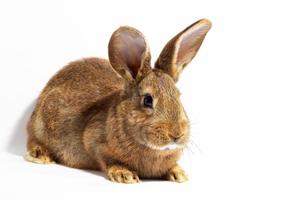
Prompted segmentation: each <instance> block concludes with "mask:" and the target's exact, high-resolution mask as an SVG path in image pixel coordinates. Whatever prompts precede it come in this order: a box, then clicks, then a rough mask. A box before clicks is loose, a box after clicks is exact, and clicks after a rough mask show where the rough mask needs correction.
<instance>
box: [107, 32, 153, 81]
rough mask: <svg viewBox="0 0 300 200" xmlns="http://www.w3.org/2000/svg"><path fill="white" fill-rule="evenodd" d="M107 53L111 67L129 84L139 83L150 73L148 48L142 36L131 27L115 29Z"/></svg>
mask: <svg viewBox="0 0 300 200" xmlns="http://www.w3.org/2000/svg"><path fill="white" fill-rule="evenodd" d="M108 51H109V52H108V53H109V61H110V63H111V65H112V67H113V68H114V69H115V70H116V71H117V72H118V73H119V74H120V75H121V76H122V77H123V78H125V79H126V80H127V81H129V82H132V81H140V80H141V79H142V78H143V77H145V76H146V75H147V74H148V73H149V72H150V71H151V66H150V60H151V56H150V52H149V47H148V45H147V43H146V41H145V38H144V36H143V34H142V33H141V32H139V31H138V30H136V29H134V28H132V27H128V26H123V27H120V28H119V29H117V30H116V31H115V32H114V33H113V34H112V36H111V39H110V41H109V45H108Z"/></svg>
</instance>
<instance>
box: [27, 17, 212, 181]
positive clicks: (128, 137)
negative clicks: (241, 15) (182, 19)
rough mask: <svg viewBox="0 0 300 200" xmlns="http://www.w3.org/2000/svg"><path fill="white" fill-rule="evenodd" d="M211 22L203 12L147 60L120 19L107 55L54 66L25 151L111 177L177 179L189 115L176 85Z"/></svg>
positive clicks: (142, 44) (137, 36)
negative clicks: (153, 60) (56, 69)
mask: <svg viewBox="0 0 300 200" xmlns="http://www.w3.org/2000/svg"><path fill="white" fill-rule="evenodd" d="M210 27H211V23H210V22H209V21H208V20H206V19H202V20H199V21H197V22H195V23H194V24H192V25H190V26H189V27H187V28H186V29H185V30H183V31H182V32H180V33H179V34H178V35H176V36H175V37H174V38H173V39H172V40H170V41H169V42H168V43H167V45H166V46H165V48H164V49H163V51H162V53H161V54H160V56H159V58H158V60H157V62H156V63H155V67H154V69H153V68H151V62H150V52H149V47H148V45H147V43H146V41H145V38H144V36H143V35H142V33H140V32H139V31H138V30H136V29H134V28H131V27H127V26H125V27H120V28H119V29H118V30H116V31H115V32H114V33H113V35H112V37H111V39H110V42H109V61H107V60H104V59H99V58H87V59H82V60H79V61H76V62H72V63H70V64H69V65H67V66H66V67H64V68H63V69H62V70H60V71H59V72H58V73H57V74H56V75H55V76H54V77H53V78H52V79H51V80H50V81H49V82H48V84H47V86H46V87H45V88H44V90H43V91H42V93H41V95H40V97H39V99H38V102H37V105H36V107H35V110H34V112H33V114H32V116H31V119H30V121H29V123H28V142H27V149H28V151H27V155H26V159H27V160H28V161H31V162H36V163H44V164H45V163H52V162H57V163H61V164H63V165H66V166H70V167H74V168H80V169H93V170H102V171H103V172H105V173H106V175H107V176H108V178H109V179H110V180H111V181H114V182H120V183H136V182H139V177H144V178H165V179H168V180H171V181H176V182H184V181H187V176H186V175H185V173H184V171H183V170H182V169H181V168H180V166H178V165H177V163H176V162H177V160H178V159H179V157H180V155H181V153H182V151H183V148H184V147H185V145H186V143H187V141H188V138H189V122H188V118H187V116H186V113H185V111H184V109H183V107H182V104H181V102H180V99H179V96H180V93H179V91H178V89H177V88H176V86H175V83H176V81H177V80H178V76H179V74H180V73H181V71H182V70H183V68H184V67H185V66H186V65H187V64H188V63H189V62H190V61H191V60H192V58H193V57H194V56H195V55H196V53H197V51H198V49H199V47H200V46H201V43H202V41H203V39H204V37H205V35H206V33H207V32H208V30H209V29H210Z"/></svg>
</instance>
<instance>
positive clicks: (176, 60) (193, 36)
mask: <svg viewBox="0 0 300 200" xmlns="http://www.w3.org/2000/svg"><path fill="white" fill-rule="evenodd" d="M210 27H211V23H210V21H209V20H207V19H202V20H199V21H197V22H195V23H194V24H192V25H190V26H189V27H187V28H186V29H184V30H183V31H182V32H180V33H179V34H178V35H176V36H175V37H174V38H173V39H171V40H170V41H169V42H168V43H167V45H166V46H165V47H164V49H163V50H162V52H161V54H160V56H159V58H158V60H157V61H156V63H155V68H158V69H161V70H163V71H164V72H166V73H167V74H169V75H170V76H171V77H172V78H173V79H174V80H175V81H177V80H178V77H179V74H180V72H181V71H182V70H183V69H184V67H185V66H186V65H187V64H188V63H189V62H191V60H192V59H193V58H194V56H195V55H196V53H197V51H198V49H199V48H200V46H201V44H202V42H203V40H204V38H205V35H206V33H207V32H208V31H209V29H210Z"/></svg>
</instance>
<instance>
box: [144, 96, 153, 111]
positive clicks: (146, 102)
mask: <svg viewBox="0 0 300 200" xmlns="http://www.w3.org/2000/svg"><path fill="white" fill-rule="evenodd" d="M144 106H145V107H147V108H153V98H152V96H151V95H150V94H145V96H144Z"/></svg>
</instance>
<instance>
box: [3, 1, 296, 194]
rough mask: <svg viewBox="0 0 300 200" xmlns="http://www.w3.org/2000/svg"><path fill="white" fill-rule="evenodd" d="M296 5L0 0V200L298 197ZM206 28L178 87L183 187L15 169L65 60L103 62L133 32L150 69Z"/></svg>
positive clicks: (51, 169) (51, 168)
mask: <svg viewBox="0 0 300 200" xmlns="http://www.w3.org/2000/svg"><path fill="white" fill-rule="evenodd" d="M299 8H300V7H299V5H298V4H297V1H288V0H285V1H276V0H272V1H254V0H251V1H247V2H246V1H240V0H237V1H233V0H226V1H213V0H209V1H200V0H196V1H189V0H182V1H175V0H172V1H155V0H153V1H148V2H146V1H140V0H139V1H130V0H124V1H119V2H117V1H113V0H107V1H102V2H100V1H89V0H85V1H65V0H59V1H53V0H52V1H38V0H36V1H32V0H26V1H21V0H20V1H14V0H10V1H1V2H0V95H1V97H0V102H1V103H0V124H1V125H0V150H1V153H0V198H1V199H29V198H30V199H52V200H53V199H55V198H56V199H61V198H68V199H71V198H72V199H117V198H118V199H120V198H122V199H170V200H173V199H187V198H189V199H230V200H232V199H239V200H241V199H243V200H244V199H263V200H266V199H272V200H273V199H287V200H292V199H298V200H299V199H300V161H299V159H300V155H299V154H300V136H299V134H300V91H299V89H300V61H299V59H300V55H299V52H300V39H299V37H300V23H299V20H300V14H299V13H300V12H299ZM201 18H208V19H210V20H211V21H212V22H213V27H212V29H211V31H210V32H209V33H208V35H207V37H206V39H205V41H204V43H203V45H202V47H201V49H200V52H199V53H198V54H197V56H196V58H195V59H194V60H193V62H192V63H191V64H190V65H189V66H188V67H187V68H186V70H185V71H184V73H183V74H182V76H181V80H180V81H179V83H178V87H179V88H180V90H181V92H182V97H183V103H184V105H185V108H186V110H187V113H188V115H189V117H190V119H191V123H192V131H191V134H192V138H191V142H190V143H189V148H188V149H187V150H186V152H185V154H184V156H183V158H182V160H181V164H182V165H183V166H184V168H185V169H186V171H187V173H188V174H189V178H190V181H189V182H187V183H184V184H176V183H170V182H166V181H144V182H143V183H141V184H136V185H122V184H114V183H110V182H109V181H108V180H106V179H105V177H104V176H103V174H102V173H100V172H99V173H98V172H88V171H83V170H76V169H70V168H66V167H63V166H58V165H48V166H45V165H37V164H32V163H28V162H25V161H24V160H23V158H22V156H23V155H24V153H25V129H24V126H25V123H26V120H27V118H28V116H29V115H30V112H31V111H32V108H33V105H34V102H35V99H36V98H37V97H38V95H39V92H40V91H41V90H42V88H43V87H44V86H45V84H46V82H47V81H48V80H49V78H50V77H51V76H52V75H53V74H54V73H55V72H56V71H57V70H58V69H60V68H61V67H62V66H64V65H65V64H67V63H68V62H70V61H73V60H76V59H79V58H82V57H89V56H97V57H107V44H108V41H109V38H110V35H111V33H112V32H113V31H114V30H115V29H116V28H118V27H119V26H120V25H130V26H134V27H136V28H138V29H139V30H140V31H142V32H143V33H144V34H145V35H146V37H147V40H148V42H149V44H150V48H151V50H152V57H153V60H152V62H154V61H155V59H156V57H157V56H158V54H159V53H160V50H161V49H162V47H163V46H164V44H165V43H166V42H167V41H168V40H169V39H170V38H171V37H173V36H174V35H175V34H176V33H178V32H179V31H181V30H182V29H183V28H185V27H186V26H188V25H189V24H191V23H193V22H194V21H196V20H198V19H201Z"/></svg>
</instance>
